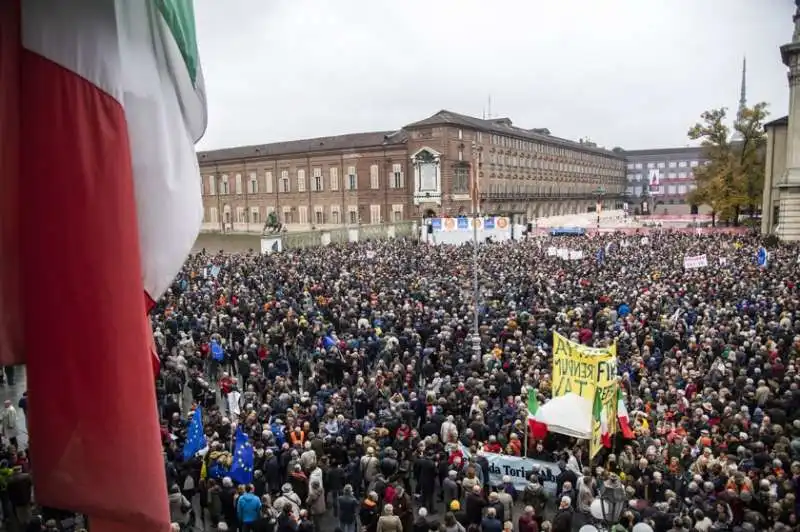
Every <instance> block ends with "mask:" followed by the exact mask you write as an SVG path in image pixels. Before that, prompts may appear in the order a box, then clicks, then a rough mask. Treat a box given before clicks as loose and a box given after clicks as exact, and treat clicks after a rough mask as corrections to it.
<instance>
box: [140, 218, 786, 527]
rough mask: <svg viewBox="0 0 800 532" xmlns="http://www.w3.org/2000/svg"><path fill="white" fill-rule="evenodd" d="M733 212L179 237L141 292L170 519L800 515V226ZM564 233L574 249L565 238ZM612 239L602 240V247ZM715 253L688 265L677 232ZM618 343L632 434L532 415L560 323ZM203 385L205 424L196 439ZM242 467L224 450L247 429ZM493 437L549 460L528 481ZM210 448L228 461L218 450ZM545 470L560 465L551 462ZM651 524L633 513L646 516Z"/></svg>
mask: <svg viewBox="0 0 800 532" xmlns="http://www.w3.org/2000/svg"><path fill="white" fill-rule="evenodd" d="M760 245H761V241H760V238H759V237H756V236H745V235H725V234H706V235H690V234H673V233H670V232H661V233H650V234H649V235H648V236H647V238H644V237H642V236H640V235H627V236H623V235H615V234H608V235H603V236H595V237H592V238H587V237H577V238H568V237H565V238H560V239H559V238H536V239H529V240H526V241H522V242H514V243H510V242H503V243H496V244H494V243H485V244H482V245H480V248H479V254H478V267H479V280H480V283H479V284H480V294H479V298H478V301H477V309H478V314H479V316H478V321H479V335H478V336H477V337H475V336H474V335H473V332H474V325H473V324H474V321H475V316H474V310H475V308H476V305H475V303H474V299H475V298H474V294H473V289H472V268H473V255H472V249H471V248H470V246H469V245H467V246H461V247H455V246H447V245H441V246H432V245H425V244H422V243H419V242H416V241H410V240H392V241H385V242H361V243H351V244H347V245H332V246H326V247H317V248H309V249H302V250H291V251H285V252H282V253H273V254H258V253H249V254H238V255H236V254H234V255H230V254H222V253H219V254H209V253H205V252H204V253H200V254H197V255H194V256H192V257H190V258H189V260H188V261H187V262H186V264H185V266H184V268H183V270H182V272H181V273H180V275H179V276H178V278H177V279H176V281H175V283H174V284H173V286H172V288H171V289H170V291H169V292H168V293H167V294H166V296H165V297H164V298H163V299H162V300H161V301H160V302H159V303H158V306H157V308H156V309H155V311H154V312H153V314H152V322H153V330H154V336H155V339H156V344H157V346H158V349H159V351H160V355H161V357H162V372H161V375H160V377H159V379H158V384H157V394H158V398H159V407H160V412H161V415H162V418H163V424H162V432H163V440H164V449H165V473H166V477H167V483H168V487H169V492H170V508H171V512H172V519H173V521H174V522H175V523H176V526H177V527H179V528H180V529H184V530H186V529H190V528H191V527H193V526H195V527H200V526H201V525H203V526H207V527H210V528H208V529H209V530H221V531H222V530H239V531H241V532H254V531H258V532H262V531H274V532H289V531H303V532H311V531H316V532H325V531H331V532H333V531H334V530H341V531H342V532H355V531H359V532H360V531H366V532H412V531H413V532H429V531H445V532H467V531H468V532H473V531H480V532H501V531H506V530H515V531H518V532H539V531H542V532H544V531H549V532H569V531H571V530H577V529H578V528H579V527H580V526H581V525H584V524H594V525H596V526H600V523H597V522H595V520H594V518H593V517H592V516H591V511H590V508H591V506H592V502H593V501H594V500H595V499H597V498H598V497H599V494H600V493H601V491H602V490H603V487H604V486H606V485H608V484H609V483H612V484H613V483H617V482H621V483H622V486H624V489H625V494H626V499H627V501H626V506H625V509H624V511H623V512H622V514H621V515H620V516H619V518H618V519H615V521H617V522H615V523H605V526H612V525H613V529H614V530H615V532H623V530H624V531H626V532H632V531H633V529H634V527H637V529H636V530H637V532H640V531H641V530H647V529H648V528H649V529H652V530H653V531H655V532H666V531H676V532H684V531H689V530H697V531H699V532H707V531H709V530H714V531H726V530H730V531H734V530H737V531H738V530H741V531H750V530H758V529H762V530H775V531H781V530H797V529H798V522H797V511H798V508H799V506H798V505H800V500H798V496H799V495H800V387H799V386H800V367H798V364H800V363H798V362H797V361H796V359H797V356H798V352H799V351H800V315H798V309H799V308H800V292H799V291H798V286H797V283H798V272H799V271H800V264H798V251H800V249H799V248H798V247H797V246H794V245H789V244H775V245H774V246H772V247H770V248H769V253H770V255H769V261H768V264H767V265H766V267H762V266H759V265H758V264H756V253H757V249H758V247H759V246H760ZM551 246H558V247H562V248H564V247H565V248H569V249H572V250H582V251H583V252H584V253H583V258H582V259H579V260H565V259H564V258H561V257H559V256H553V255H552V254H551V253H549V252H548V248H549V247H551ZM600 249H603V253H602V254H599V253H598V251H599V250H600ZM697 254H706V256H707V258H708V266H706V267H703V268H697V269H690V270H687V269H685V268H684V267H683V258H684V256H686V255H697ZM554 331H557V332H559V333H560V334H562V335H564V336H566V337H568V338H571V339H573V340H574V341H577V342H580V343H583V344H587V345H590V346H599V347H601V346H608V345H610V344H611V343H614V342H615V343H616V345H617V354H618V368H619V376H618V377H619V380H620V387H621V389H622V390H623V391H624V401H625V403H626V404H627V408H628V410H629V412H630V415H631V424H632V427H633V429H634V431H635V436H634V438H631V439H624V438H623V437H622V435H620V434H617V435H616V436H615V437H614V440H613V447H612V448H611V449H604V450H602V451H601V452H600V454H599V455H598V456H596V457H594V459H591V460H590V459H589V458H588V452H587V451H588V447H587V442H586V441H582V440H575V439H571V438H568V437H564V436H560V435H556V434H548V435H547V437H546V438H544V439H543V440H541V441H538V440H535V439H533V438H532V437H531V435H530V434H528V435H526V431H527V426H526V422H525V419H526V415H527V410H526V399H527V394H528V390H529V389H531V388H534V389H536V390H538V394H539V398H540V402H545V401H546V400H548V399H549V398H550V395H551V390H550V386H551V381H550V376H551V373H552V359H551V351H550V350H551V345H552V335H553V332H554ZM197 408H200V411H201V416H202V420H203V430H204V432H205V437H206V446H205V448H204V449H203V450H202V451H200V452H198V453H195V454H194V456H190V457H188V458H186V459H185V458H184V456H183V452H182V448H183V446H184V445H185V442H186V441H187V438H188V431H189V424H190V422H189V420H190V419H191V418H192V416H193V414H192V412H193V411H194V410H195V409H197ZM239 431H242V432H244V433H245V434H246V435H247V436H248V438H249V441H250V443H251V444H252V446H253V449H254V451H253V452H254V460H253V476H252V482H246V483H237V482H234V480H233V479H232V478H231V476H229V475H226V474H225V472H224V471H225V467H224V466H225V464H226V463H227V464H230V462H231V460H233V459H235V457H234V456H232V452H233V451H234V448H233V445H234V440H235V437H234V435H235V434H236V433H237V432H239ZM483 452H500V453H505V454H511V455H517V456H521V455H527V456H528V457H530V458H534V459H536V460H539V461H541V462H550V463H554V464H557V465H558V468H559V471H560V474H558V476H557V478H556V479H555V480H554V481H553V482H552V483H551V484H548V485H549V488H548V489H545V484H546V483H547V481H546V480H545V478H544V476H545V473H544V472H543V471H537V470H536V469H535V468H534V469H533V470H532V471H531V472H530V475H529V478H528V479H526V480H527V482H526V483H525V486H524V487H520V485H519V484H518V483H516V482H515V481H514V480H513V479H511V478H509V477H503V476H500V477H498V476H497V475H496V474H494V473H493V472H491V471H489V467H488V463H487V460H486V458H485V456H484V454H483ZM220 464H221V465H220ZM549 480H553V479H549ZM642 527H644V528H642Z"/></svg>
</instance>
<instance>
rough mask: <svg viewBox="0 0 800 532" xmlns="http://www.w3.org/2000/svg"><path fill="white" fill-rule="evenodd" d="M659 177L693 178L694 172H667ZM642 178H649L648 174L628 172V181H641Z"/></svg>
mask: <svg viewBox="0 0 800 532" xmlns="http://www.w3.org/2000/svg"><path fill="white" fill-rule="evenodd" d="M659 177H660V178H661V179H693V178H694V173H693V172H691V171H689V172H668V173H666V174H659ZM644 179H650V177H649V176H646V175H644V174H628V181H642V180H644Z"/></svg>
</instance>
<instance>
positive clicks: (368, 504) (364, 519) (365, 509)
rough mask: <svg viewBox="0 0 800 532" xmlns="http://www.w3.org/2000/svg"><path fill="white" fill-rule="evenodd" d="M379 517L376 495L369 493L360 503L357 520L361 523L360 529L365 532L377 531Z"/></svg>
mask: <svg viewBox="0 0 800 532" xmlns="http://www.w3.org/2000/svg"><path fill="white" fill-rule="evenodd" d="M379 517H380V510H379V508H378V494H377V493H375V492H371V493H370V494H369V495H367V498H366V499H364V502H362V503H361V508H360V509H359V511H358V519H359V521H361V527H362V529H363V530H365V531H366V532H375V531H376V530H377V529H378V518H379Z"/></svg>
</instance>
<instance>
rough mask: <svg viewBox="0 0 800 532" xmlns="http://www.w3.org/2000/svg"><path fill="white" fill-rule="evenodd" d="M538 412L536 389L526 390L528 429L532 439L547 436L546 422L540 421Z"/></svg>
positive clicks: (541, 438) (540, 438)
mask: <svg viewBox="0 0 800 532" xmlns="http://www.w3.org/2000/svg"><path fill="white" fill-rule="evenodd" d="M538 413H539V399H538V397H537V391H536V390H534V389H530V390H528V430H529V431H530V432H531V437H532V438H533V439H534V440H543V439H544V438H545V436H547V424H546V423H542V422H541V421H540V420H539V418H537V417H536V416H537V414H538Z"/></svg>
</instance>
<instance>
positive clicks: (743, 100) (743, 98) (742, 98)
mask: <svg viewBox="0 0 800 532" xmlns="http://www.w3.org/2000/svg"><path fill="white" fill-rule="evenodd" d="M745 107H747V57H744V58H743V59H742V87H741V89H740V92H739V111H738V114H737V116H741V114H742V111H744V109H745Z"/></svg>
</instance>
